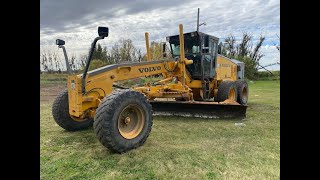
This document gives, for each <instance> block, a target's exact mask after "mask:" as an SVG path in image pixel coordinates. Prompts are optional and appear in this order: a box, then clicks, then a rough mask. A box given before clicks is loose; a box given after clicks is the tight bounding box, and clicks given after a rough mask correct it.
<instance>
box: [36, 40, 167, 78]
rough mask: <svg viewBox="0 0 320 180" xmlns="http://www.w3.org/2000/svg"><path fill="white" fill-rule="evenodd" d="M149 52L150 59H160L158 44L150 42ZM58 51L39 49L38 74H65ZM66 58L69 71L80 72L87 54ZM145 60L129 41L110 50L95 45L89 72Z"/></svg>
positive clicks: (144, 56)
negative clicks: (107, 66)
mask: <svg viewBox="0 0 320 180" xmlns="http://www.w3.org/2000/svg"><path fill="white" fill-rule="evenodd" d="M150 50H151V57H152V59H159V58H160V56H161V46H160V42H154V41H152V42H151V44H150ZM59 51H60V50H59ZM59 51H52V50H50V49H46V48H41V47H40V73H42V72H46V73H64V72H66V66H65V60H64V56H62V55H61V54H62V50H61V52H59ZM88 52H89V49H88ZM67 53H68V52H67ZM59 54H60V55H59ZM68 58H69V64H70V67H71V69H72V70H74V71H81V70H83V68H84V66H85V64H86V61H87V58H88V53H86V54H81V55H80V56H78V57H77V56H76V55H75V54H71V56H70V54H68ZM146 59H147V58H146V53H142V52H141V49H138V48H136V47H135V46H134V44H133V42H132V40H131V39H120V40H119V41H118V42H116V43H115V44H114V45H113V46H112V47H111V48H107V47H102V46H101V44H99V43H97V45H96V47H95V49H94V52H93V56H92V62H91V64H90V67H89V70H92V69H95V68H99V67H102V66H105V65H108V64H120V63H125V62H141V61H146Z"/></svg>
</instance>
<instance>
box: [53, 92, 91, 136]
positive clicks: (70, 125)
mask: <svg viewBox="0 0 320 180" xmlns="http://www.w3.org/2000/svg"><path fill="white" fill-rule="evenodd" d="M52 116H53V119H54V120H55V121H56V123H57V124H58V125H59V126H60V127H62V128H63V129H65V130H67V131H77V130H82V129H87V128H88V127H92V124H93V119H84V120H81V121H80V120H74V119H72V117H71V116H70V114H69V99H68V90H64V91H62V92H61V93H60V94H59V95H58V96H57V97H56V99H55V101H54V102H53V106H52Z"/></svg>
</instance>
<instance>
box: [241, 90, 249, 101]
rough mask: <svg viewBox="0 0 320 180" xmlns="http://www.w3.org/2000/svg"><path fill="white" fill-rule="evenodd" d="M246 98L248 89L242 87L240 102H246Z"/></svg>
mask: <svg viewBox="0 0 320 180" xmlns="http://www.w3.org/2000/svg"><path fill="white" fill-rule="evenodd" d="M247 99H248V90H247V87H244V88H243V89H242V102H244V103H246V102H247Z"/></svg>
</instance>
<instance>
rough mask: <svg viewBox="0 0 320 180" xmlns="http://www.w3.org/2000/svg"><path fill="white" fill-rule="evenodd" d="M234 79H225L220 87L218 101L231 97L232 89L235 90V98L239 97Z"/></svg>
mask: <svg viewBox="0 0 320 180" xmlns="http://www.w3.org/2000/svg"><path fill="white" fill-rule="evenodd" d="M236 87H237V86H236V84H235V82H234V81H223V82H221V84H220V85H219V87H218V94H217V101H218V102H222V101H225V100H226V99H228V98H229V93H230V91H231V89H234V90H235V96H236V97H235V100H237V99H238V93H237V88H236Z"/></svg>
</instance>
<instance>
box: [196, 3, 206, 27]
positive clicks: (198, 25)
mask: <svg viewBox="0 0 320 180" xmlns="http://www.w3.org/2000/svg"><path fill="white" fill-rule="evenodd" d="M199 16H200V8H198V18H197V32H199V27H200V26H201V25H207V24H206V22H203V23H201V24H199Z"/></svg>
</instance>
